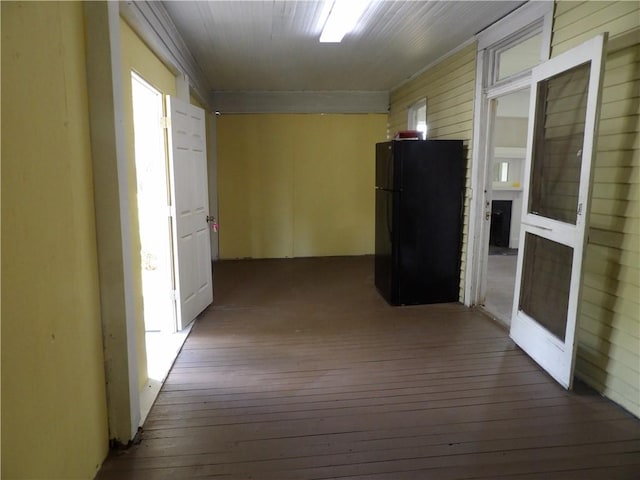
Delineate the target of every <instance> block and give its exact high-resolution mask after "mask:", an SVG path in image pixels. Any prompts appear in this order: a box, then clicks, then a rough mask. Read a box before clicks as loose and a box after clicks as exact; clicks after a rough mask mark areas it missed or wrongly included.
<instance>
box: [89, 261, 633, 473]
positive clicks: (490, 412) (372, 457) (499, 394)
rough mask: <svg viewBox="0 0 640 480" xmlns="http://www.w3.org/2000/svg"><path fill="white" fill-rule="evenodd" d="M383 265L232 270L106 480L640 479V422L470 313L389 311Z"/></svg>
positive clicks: (293, 264) (220, 273)
mask: <svg viewBox="0 0 640 480" xmlns="http://www.w3.org/2000/svg"><path fill="white" fill-rule="evenodd" d="M372 268H373V267H372V259H371V258H370V257H355V258H354V257H351V258H320V259H298V260H264V261H237V262H222V263H221V264H217V265H216V270H215V304H214V306H212V307H210V308H209V309H208V310H207V311H206V312H205V313H204V314H203V315H202V316H201V318H200V319H199V320H198V321H197V324H196V326H195V327H194V329H193V331H192V333H191V335H190V337H189V338H188V339H187V342H186V343H185V346H184V348H183V350H182V352H181V354H180V355H179V357H178V359H177V361H176V364H175V366H174V368H173V370H172V371H171V373H170V375H169V377H168V379H167V382H166V384H165V385H164V387H163V389H162V391H161V393H160V396H159V397H158V400H157V402H156V404H155V406H154V407H153V409H152V410H151V413H150V415H149V417H148V420H147V422H146V423H145V425H144V433H143V440H142V442H141V443H140V444H139V445H135V446H133V447H132V448H130V449H129V450H127V451H124V452H119V453H116V452H114V453H112V455H111V456H110V458H109V459H108V460H107V461H106V462H105V464H104V466H103V468H102V470H101V472H100V474H99V476H98V478H99V479H100V480H107V479H118V480H126V479H145V480H147V479H149V480H155V479H186V478H216V479H231V478H233V479H273V480H276V479H277V480H284V479H296V480H304V479H330V478H340V479H346V478H353V479H376V480H383V479H385V480H391V479H393V480H396V479H427V480H430V479H433V480H436V479H481V478H482V479H497V478H501V479H502V478H514V479H515V478H517V479H534V478H535V479H565V478H566V479H581V480H582V479H632V478H635V479H638V478H640V422H639V421H638V420H637V419H635V418H633V417H632V416H630V415H629V414H627V413H626V412H624V411H623V410H622V409H620V408H619V407H617V406H616V405H614V404H612V403H610V402H608V401H607V400H605V399H603V398H602V397H600V396H599V395H597V394H595V393H593V392H591V391H588V390H587V389H586V388H584V387H582V388H578V390H577V391H574V392H566V391H565V390H563V389H562V388H561V387H559V386H558V385H557V384H556V383H555V382H553V381H552V380H551V379H550V378H549V377H548V376H547V375H546V374H545V373H543V372H542V371H541V370H540V369H539V368H538V367H537V366H536V364H534V363H533V362H532V361H531V360H530V359H529V358H528V357H527V356H526V355H524V354H523V353H522V352H521V351H520V350H519V349H518V348H517V347H515V346H514V344H513V343H512V341H511V340H510V339H509V338H508V335H507V333H506V332H505V331H504V330H502V329H501V327H499V326H498V325H496V324H495V323H493V322H492V321H490V320H488V319H487V318H486V317H484V316H483V315H482V314H480V313H478V312H474V311H471V310H469V309H466V308H464V307H463V306H462V305H459V304H442V305H426V306H419V307H390V306H388V305H386V304H385V303H384V301H383V300H382V299H381V297H379V295H378V294H377V292H376V291H375V289H374V287H373V274H372Z"/></svg>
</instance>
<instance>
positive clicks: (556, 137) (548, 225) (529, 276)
mask: <svg viewBox="0 0 640 480" xmlns="http://www.w3.org/2000/svg"><path fill="white" fill-rule="evenodd" d="M606 38H607V36H606V34H603V35H599V36H598V37H596V38H594V39H592V40H590V41H588V42H586V43H584V44H582V45H580V46H578V47H576V48H574V49H572V50H570V51H568V52H566V53H563V54H561V55H559V56H557V57H555V58H553V59H552V60H549V61H547V62H545V63H543V64H541V65H539V66H538V67H535V68H534V69H533V71H532V88H531V104H530V118H531V119H532V121H531V122H529V132H528V140H527V161H526V168H525V179H524V192H523V193H524V201H523V211H522V228H521V233H520V240H519V255H518V269H517V274H516V285H515V295H514V304H513V312H512V319H511V332H510V334H511V338H513V340H514V341H515V342H516V343H517V344H518V345H519V346H520V347H521V348H522V349H523V350H524V351H526V352H527V354H528V355H530V356H531V357H532V358H533V359H534V360H535V361H536V362H538V363H539V364H540V365H541V366H542V367H543V368H544V369H545V370H546V371H547V372H548V373H549V374H550V375H551V376H552V377H554V378H555V379H556V380H557V381H558V382H559V383H560V384H562V385H563V386H564V387H565V388H571V384H572V379H573V367H574V358H575V346H576V320H577V310H578V303H579V296H580V283H581V270H582V259H583V252H584V243H585V239H586V228H587V223H588V212H589V197H590V185H591V163H592V159H593V156H594V146H595V143H594V141H595V135H596V128H597V124H598V108H599V104H600V91H601V83H602V76H603V56H604V47H605V45H606Z"/></svg>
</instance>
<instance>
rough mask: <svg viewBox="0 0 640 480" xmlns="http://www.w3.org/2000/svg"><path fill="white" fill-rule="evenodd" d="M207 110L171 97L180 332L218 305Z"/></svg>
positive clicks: (174, 221)
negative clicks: (215, 298)
mask: <svg viewBox="0 0 640 480" xmlns="http://www.w3.org/2000/svg"><path fill="white" fill-rule="evenodd" d="M204 115H205V114H204V110H202V109H201V108H198V107H195V106H193V105H190V104H188V103H186V102H183V101H181V100H178V99H177V98H173V97H169V96H167V116H168V125H169V129H168V133H169V134H168V139H169V170H170V172H169V174H170V186H171V218H172V235H173V255H174V258H173V263H174V287H175V298H176V312H177V315H176V317H177V329H178V330H182V329H183V328H184V327H186V326H187V325H188V324H189V323H191V321H192V320H193V319H194V318H196V316H197V315H198V314H199V313H200V312H202V310H204V309H205V308H206V307H207V306H208V305H210V304H211V302H212V301H213V288H212V282H211V245H210V239H209V231H210V227H209V222H208V220H209V195H208V192H207V155H206V137H205V117H204Z"/></svg>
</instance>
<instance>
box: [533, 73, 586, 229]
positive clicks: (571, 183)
mask: <svg viewBox="0 0 640 480" xmlns="http://www.w3.org/2000/svg"><path fill="white" fill-rule="evenodd" d="M590 70H591V69H590V64H588V63H587V64H584V65H580V66H578V67H575V68H572V69H571V70H568V71H566V72H562V73H560V74H558V75H554V76H553V77H551V78H549V79H548V80H544V81H542V82H540V83H539V84H538V106H539V107H538V108H539V110H538V111H536V117H537V118H536V124H535V130H534V137H533V151H534V155H533V161H532V166H531V190H530V196H529V205H528V211H529V213H533V214H535V215H541V216H544V217H548V218H552V219H554V220H559V221H562V222H568V223H572V224H574V225H575V223H576V219H577V211H578V210H577V209H578V193H579V191H578V190H579V186H580V173H581V165H582V146H583V143H584V125H585V116H586V104H587V93H588V87H589V72H590Z"/></svg>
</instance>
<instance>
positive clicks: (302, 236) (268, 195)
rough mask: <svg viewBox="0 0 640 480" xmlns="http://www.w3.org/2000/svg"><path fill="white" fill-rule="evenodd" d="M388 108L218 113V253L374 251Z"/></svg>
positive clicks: (305, 254) (266, 254)
mask: <svg viewBox="0 0 640 480" xmlns="http://www.w3.org/2000/svg"><path fill="white" fill-rule="evenodd" d="M386 122H387V117H386V115H280V114H259V115H222V116H220V117H219V118H218V119H217V158H218V182H219V190H218V197H219V213H220V258H223V259H225V258H244V257H250V258H281V257H309V256H329V255H363V254H371V253H373V249H374V236H373V235H374V232H373V227H374V188H373V187H374V171H375V147H374V145H375V143H376V142H379V141H384V139H385V138H386Z"/></svg>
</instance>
